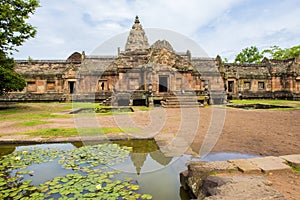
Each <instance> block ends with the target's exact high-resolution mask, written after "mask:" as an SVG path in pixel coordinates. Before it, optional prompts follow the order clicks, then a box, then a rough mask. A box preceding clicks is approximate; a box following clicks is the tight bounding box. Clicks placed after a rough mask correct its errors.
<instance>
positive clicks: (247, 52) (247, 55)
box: [234, 46, 263, 64]
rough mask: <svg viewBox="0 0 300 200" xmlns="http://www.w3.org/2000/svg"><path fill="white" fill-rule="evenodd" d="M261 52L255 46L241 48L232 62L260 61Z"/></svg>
mask: <svg viewBox="0 0 300 200" xmlns="http://www.w3.org/2000/svg"><path fill="white" fill-rule="evenodd" d="M262 58H263V54H262V53H260V52H259V50H258V48H257V47H256V46H251V47H247V48H245V49H243V50H242V51H241V52H240V53H239V54H238V55H237V56H236V57H235V59H234V63H241V64H243V63H260V62H261V60H262Z"/></svg>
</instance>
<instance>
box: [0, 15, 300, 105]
mask: <svg viewBox="0 0 300 200" xmlns="http://www.w3.org/2000/svg"><path fill="white" fill-rule="evenodd" d="M16 72H17V73H20V74H21V75H22V76H23V77H24V78H25V80H26V82H27V86H26V88H24V90H23V91H19V92H11V93H9V94H7V95H5V96H2V97H0V101H10V102H13V101H26V102H27V101H31V102H32V101H95V102H100V103H101V104H102V105H124V106H127V105H149V106H152V105H162V106H164V107H176V106H178V102H180V104H181V106H189V105H201V104H205V103H211V104H218V103H224V102H226V100H227V99H231V98H233V99H234V98H239V97H241V96H242V97H243V98H245V99H250V98H252V99H254V98H255V99H257V98H259V99H262V98H263V99H293V100H300V57H298V58H293V59H288V60H269V59H267V58H265V59H264V60H263V61H262V62H261V64H233V63H223V62H222V60H221V58H220V56H217V57H216V58H198V57H193V56H192V52H190V51H189V50H187V51H186V52H185V53H182V52H176V51H174V49H173V47H172V45H171V44H170V43H169V42H168V41H166V40H164V38H162V40H158V41H156V42H155V43H154V44H152V45H150V44H149V43H148V39H147V36H146V33H145V31H144V29H143V28H142V26H141V24H140V21H139V19H138V17H136V19H135V21H134V24H133V26H132V29H131V30H130V33H129V36H128V38H127V42H126V45H125V50H124V51H121V50H120V49H118V54H117V55H116V56H101V55H97V56H92V55H91V56H89V55H85V53H84V52H82V53H78V52H75V53H73V54H72V55H71V56H70V57H68V58H67V59H66V60H17V69H16Z"/></svg>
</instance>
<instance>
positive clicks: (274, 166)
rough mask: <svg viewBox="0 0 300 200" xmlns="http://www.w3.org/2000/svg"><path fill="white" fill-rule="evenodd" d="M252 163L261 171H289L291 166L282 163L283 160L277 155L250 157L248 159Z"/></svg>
mask: <svg viewBox="0 0 300 200" xmlns="http://www.w3.org/2000/svg"><path fill="white" fill-rule="evenodd" d="M248 160H249V161H250V162H251V163H253V164H254V165H257V166H258V167H259V168H260V169H261V170H262V172H266V173H268V172H271V171H289V170H292V168H291V167H290V166H288V165H286V164H284V162H285V161H284V160H283V159H282V158H279V157H274V156H267V157H263V158H251V159H248Z"/></svg>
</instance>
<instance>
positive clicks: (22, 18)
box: [0, 0, 39, 95]
mask: <svg viewBox="0 0 300 200" xmlns="http://www.w3.org/2000/svg"><path fill="white" fill-rule="evenodd" d="M38 6H39V1H38V0H1V2H0V94H1V95H2V94H3V93H6V92H10V91H16V90H22V89H23V88H24V87H25V81H24V79H23V78H22V77H21V76H20V75H18V74H17V73H16V72H15V71H14V68H15V65H16V64H15V62H14V60H13V59H12V58H9V57H8V55H9V54H11V52H12V51H14V50H17V49H16V47H18V46H21V45H22V44H23V43H24V42H25V41H26V40H27V39H29V38H31V37H34V36H35V34H36V29H35V28H34V27H33V26H32V25H31V24H29V23H28V22H27V20H28V19H29V17H30V15H31V14H33V13H34V11H35V10H36V8H37V7H38Z"/></svg>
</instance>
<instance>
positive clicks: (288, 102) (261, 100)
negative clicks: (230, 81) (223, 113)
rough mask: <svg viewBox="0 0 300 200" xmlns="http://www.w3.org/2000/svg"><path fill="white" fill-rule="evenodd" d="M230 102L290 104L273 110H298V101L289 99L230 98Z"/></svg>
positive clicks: (299, 103) (299, 107) (299, 104)
mask: <svg viewBox="0 0 300 200" xmlns="http://www.w3.org/2000/svg"><path fill="white" fill-rule="evenodd" d="M230 103H232V104H268V105H275V106H290V107H292V108H275V109H273V110H300V101H289V100H264V99H258V100H256V99H254V100H231V101H230Z"/></svg>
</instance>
